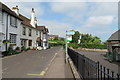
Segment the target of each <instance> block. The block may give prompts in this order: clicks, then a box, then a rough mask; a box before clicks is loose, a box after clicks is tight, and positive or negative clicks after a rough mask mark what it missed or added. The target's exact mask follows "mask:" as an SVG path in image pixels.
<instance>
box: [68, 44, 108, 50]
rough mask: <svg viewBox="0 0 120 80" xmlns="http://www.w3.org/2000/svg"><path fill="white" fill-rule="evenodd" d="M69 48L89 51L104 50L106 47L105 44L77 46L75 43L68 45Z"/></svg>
mask: <svg viewBox="0 0 120 80" xmlns="http://www.w3.org/2000/svg"><path fill="white" fill-rule="evenodd" d="M68 46H69V47H73V48H75V49H77V48H79V47H81V48H89V49H106V48H107V46H106V45H105V44H100V43H82V44H77V43H69V44H68Z"/></svg>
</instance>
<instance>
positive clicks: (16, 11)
mask: <svg viewBox="0 0 120 80" xmlns="http://www.w3.org/2000/svg"><path fill="white" fill-rule="evenodd" d="M12 10H13V11H14V12H15V13H16V14H17V15H19V8H18V5H16V7H13V8H12Z"/></svg>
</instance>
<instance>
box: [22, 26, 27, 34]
mask: <svg viewBox="0 0 120 80" xmlns="http://www.w3.org/2000/svg"><path fill="white" fill-rule="evenodd" d="M22 35H26V27H24V26H23V30H22Z"/></svg>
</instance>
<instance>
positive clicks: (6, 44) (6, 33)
mask: <svg viewBox="0 0 120 80" xmlns="http://www.w3.org/2000/svg"><path fill="white" fill-rule="evenodd" d="M7 38H8V14H7V20H6V40H8V39H7ZM6 51H7V43H6Z"/></svg>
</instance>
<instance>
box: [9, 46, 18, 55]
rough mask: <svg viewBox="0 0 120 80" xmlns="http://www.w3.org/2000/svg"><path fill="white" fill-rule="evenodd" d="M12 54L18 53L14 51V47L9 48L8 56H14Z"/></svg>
mask: <svg viewBox="0 0 120 80" xmlns="http://www.w3.org/2000/svg"><path fill="white" fill-rule="evenodd" d="M12 54H16V51H15V50H13V47H12V46H10V47H9V48H8V55H12Z"/></svg>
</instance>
